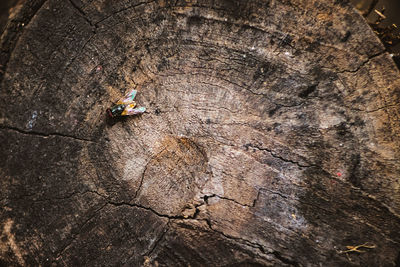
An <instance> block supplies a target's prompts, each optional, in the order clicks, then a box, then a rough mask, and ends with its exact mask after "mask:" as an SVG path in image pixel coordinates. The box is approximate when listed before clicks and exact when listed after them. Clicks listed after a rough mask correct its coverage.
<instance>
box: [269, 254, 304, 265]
mask: <svg viewBox="0 0 400 267" xmlns="http://www.w3.org/2000/svg"><path fill="white" fill-rule="evenodd" d="M272 254H273V255H274V256H275V257H276V258H277V259H278V260H280V261H281V262H283V263H286V264H289V265H292V266H300V264H299V263H298V262H297V261H294V260H291V259H288V258H286V257H283V256H282V254H281V253H279V252H278V251H274V252H272Z"/></svg>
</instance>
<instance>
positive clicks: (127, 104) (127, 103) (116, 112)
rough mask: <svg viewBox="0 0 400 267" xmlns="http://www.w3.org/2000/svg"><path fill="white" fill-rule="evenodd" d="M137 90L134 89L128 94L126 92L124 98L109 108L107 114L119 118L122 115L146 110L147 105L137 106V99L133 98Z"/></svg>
mask: <svg viewBox="0 0 400 267" xmlns="http://www.w3.org/2000/svg"><path fill="white" fill-rule="evenodd" d="M136 93H137V91H136V90H132V91H130V92H129V93H128V94H126V95H125V96H124V97H123V98H121V99H120V100H118V102H117V103H116V104H115V105H114V106H112V107H111V108H108V109H107V110H106V111H107V114H108V116H109V117H110V118H117V117H121V116H129V115H135V114H141V113H143V112H145V111H146V108H145V107H139V108H135V107H136V103H135V101H133V99H134V98H135V96H136Z"/></svg>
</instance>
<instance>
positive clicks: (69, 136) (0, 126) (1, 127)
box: [0, 125, 96, 143]
mask: <svg viewBox="0 0 400 267" xmlns="http://www.w3.org/2000/svg"><path fill="white" fill-rule="evenodd" d="M0 129H5V130H10V131H15V132H18V133H20V134H26V135H34V136H40V137H44V138H47V137H55V136H58V137H64V138H71V139H74V140H78V141H83V142H92V143H96V141H93V140H90V139H86V138H82V137H77V136H73V135H69V134H63V133H42V132H36V131H25V130H21V129H19V128H17V127H13V126H6V125H0Z"/></svg>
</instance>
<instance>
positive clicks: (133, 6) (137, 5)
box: [94, 0, 155, 28]
mask: <svg viewBox="0 0 400 267" xmlns="http://www.w3.org/2000/svg"><path fill="white" fill-rule="evenodd" d="M152 2H155V0H152V1H148V2H139V3H137V4H134V5H131V6H128V7H125V8H122V9H120V10H117V11H115V12H114V13H112V14H110V15H108V16H106V17H104V18H102V19H100V20H99V21H96V23H94V26H95V27H96V28H97V27H98V25H99V24H100V23H102V22H103V21H105V20H107V19H109V18H111V17H113V16H115V15H116V14H119V13H121V12H124V11H127V10H129V9H132V8H136V7H139V6H141V5H145V4H150V3H152Z"/></svg>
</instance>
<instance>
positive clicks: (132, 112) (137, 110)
mask: <svg viewBox="0 0 400 267" xmlns="http://www.w3.org/2000/svg"><path fill="white" fill-rule="evenodd" d="M125 111H126V115H136V114H141V113H144V112H145V111H146V108H145V107H140V108H132V107H129V106H128V107H126V108H125Z"/></svg>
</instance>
